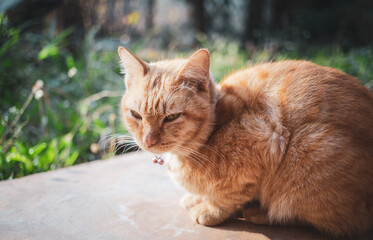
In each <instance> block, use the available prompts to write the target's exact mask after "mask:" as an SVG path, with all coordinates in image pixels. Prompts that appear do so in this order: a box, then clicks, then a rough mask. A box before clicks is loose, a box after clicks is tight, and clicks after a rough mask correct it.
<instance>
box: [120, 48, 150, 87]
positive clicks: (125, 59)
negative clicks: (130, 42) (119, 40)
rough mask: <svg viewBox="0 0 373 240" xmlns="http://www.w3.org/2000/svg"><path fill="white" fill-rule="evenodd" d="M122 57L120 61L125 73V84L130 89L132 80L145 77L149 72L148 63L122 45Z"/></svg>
mask: <svg viewBox="0 0 373 240" xmlns="http://www.w3.org/2000/svg"><path fill="white" fill-rule="evenodd" d="M118 53H119V57H120V63H121V66H122V68H123V71H122V72H123V73H124V74H125V84H126V88H127V89H128V88H129V86H130V85H131V84H132V81H136V79H137V78H141V77H144V76H145V75H146V74H147V72H148V69H149V68H148V65H147V64H146V63H145V62H143V61H142V60H141V59H139V58H138V57H136V55H135V54H133V53H131V52H130V51H129V50H128V49H127V48H125V47H122V46H120V47H119V48H118Z"/></svg>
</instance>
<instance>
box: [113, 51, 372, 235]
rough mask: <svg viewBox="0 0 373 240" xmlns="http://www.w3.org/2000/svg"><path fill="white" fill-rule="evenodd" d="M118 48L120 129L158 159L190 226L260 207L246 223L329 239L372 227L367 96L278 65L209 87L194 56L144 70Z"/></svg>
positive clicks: (333, 77)
mask: <svg viewBox="0 0 373 240" xmlns="http://www.w3.org/2000/svg"><path fill="white" fill-rule="evenodd" d="M118 51H119V55H120V59H121V62H122V66H123V67H124V69H125V85H126V89H127V90H126V93H125V94H124V96H123V98H122V102H121V111H122V114H123V119H124V122H125V125H126V126H127V129H128V130H129V131H130V132H131V133H132V134H133V135H134V137H135V140H136V143H137V144H138V145H139V146H140V147H141V148H142V149H144V150H147V151H150V152H152V153H155V154H163V153H167V158H166V162H167V165H168V168H169V173H170V175H171V176H172V178H173V179H174V180H175V181H176V182H177V183H178V184H180V185H181V186H182V187H184V188H185V189H186V190H187V191H188V192H189V194H187V195H186V196H185V197H184V198H183V199H182V200H181V204H182V206H184V207H185V208H186V209H188V210H189V214H190V216H191V217H192V219H193V220H194V221H195V222H197V223H199V224H202V225H216V224H220V223H222V222H224V221H225V220H226V219H228V218H229V217H230V216H231V215H232V214H233V213H235V212H236V211H237V210H240V209H242V208H243V206H244V205H245V204H246V203H248V202H250V201H259V202H260V209H261V212H258V211H255V210H254V211H247V212H246V213H248V215H247V214H246V215H247V216H246V218H247V219H249V220H251V221H252V222H254V223H262V224H263V223H268V224H270V223H291V222H293V221H300V222H304V223H308V224H311V225H313V226H314V227H316V228H317V229H319V230H321V231H323V232H327V233H330V234H332V235H334V236H342V235H351V234H359V233H362V232H364V231H366V230H368V229H369V228H370V227H372V225H373V94H372V93H371V92H370V91H369V90H368V89H366V88H365V87H363V86H362V85H361V84H360V83H359V81H358V80H357V79H356V78H354V77H352V76H349V75H347V74H345V73H343V72H340V71H338V70H336V69H332V68H327V67H321V66H318V65H316V64H313V63H310V62H307V61H280V62H274V63H264V64H260V65H257V66H255V67H251V68H247V69H244V70H241V71H238V72H236V73H233V74H231V75H230V76H228V77H226V78H225V79H224V80H223V81H222V82H221V83H220V86H219V85H218V86H216V85H215V83H214V80H213V78H212V76H211V74H210V72H209V65H210V60H209V52H208V51H207V50H205V49H201V50H199V51H197V52H195V53H194V54H193V55H192V56H191V57H190V58H189V59H177V60H169V61H159V62H155V63H145V62H143V61H141V60H140V59H139V58H137V57H136V56H135V55H134V54H132V53H131V52H130V51H128V50H127V49H126V48H124V47H119V50H118ZM250 213H251V214H252V213H255V214H254V215H252V216H250Z"/></svg>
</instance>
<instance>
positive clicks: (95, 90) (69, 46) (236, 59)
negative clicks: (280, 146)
mask: <svg viewBox="0 0 373 240" xmlns="http://www.w3.org/2000/svg"><path fill="white" fill-rule="evenodd" d="M97 30H98V29H95V28H94V29H92V30H91V31H90V32H88V33H87V34H86V36H85V37H84V39H80V40H78V41H75V40H74V38H73V37H72V35H73V31H74V28H68V29H66V30H64V31H62V32H60V33H58V32H57V31H56V24H55V22H51V24H50V25H49V27H48V31H44V32H42V33H41V32H36V33H35V32H31V31H24V30H23V27H13V26H11V25H10V23H9V22H8V20H7V18H6V16H4V15H0V36H1V38H0V79H1V81H0V91H1V92H0V95H1V96H2V97H1V98H0V180H4V179H11V178H15V177H21V176H25V175H29V174H32V173H37V172H44V171H48V170H51V169H56V168H60V167H67V166H71V165H73V164H77V163H82V162H86V161H91V160H95V159H99V158H102V157H105V156H106V154H105V152H103V151H102V146H100V144H98V143H99V141H100V139H105V138H106V137H107V136H108V135H110V134H115V133H121V132H122V133H123V132H125V130H124V128H123V126H122V124H121V122H120V117H117V112H118V104H119V102H120V96H121V94H122V89H124V84H123V79H122V77H121V76H120V75H119V65H118V57H117V53H116V48H117V46H118V45H119V44H118V43H117V42H113V41H110V40H107V39H106V40H99V39H97V38H96V33H97ZM198 40H199V41H200V46H201V47H205V48H208V49H209V50H210V51H211V72H212V74H213V75H214V77H215V79H216V80H217V81H220V80H221V79H222V78H224V76H225V75H227V74H229V73H231V72H233V71H236V70H239V69H241V68H244V67H246V66H249V65H253V64H256V63H261V62H266V61H274V60H281V59H307V60H310V61H313V62H316V63H318V64H321V65H325V66H329V67H335V68H338V69H340V70H342V71H344V72H347V73H349V74H351V75H354V76H356V77H357V78H359V79H360V80H361V81H362V83H363V84H366V85H367V86H371V85H373V68H371V63H372V62H373V50H372V48H360V49H352V50H349V51H342V50H340V49H339V48H337V47H325V46H324V47H317V46H311V47H309V48H308V49H301V48H298V47H296V46H295V47H284V48H280V47H279V46H268V47H266V48H264V49H257V48H255V47H247V49H243V48H242V47H241V45H240V44H239V43H237V42H234V41H228V40H225V39H217V40H215V41H211V40H208V38H207V37H206V36H204V35H200V36H198ZM108 42H109V43H108ZM150 42H151V41H150V40H149V39H144V40H143V41H142V42H137V43H133V45H132V48H131V49H132V50H134V51H135V52H136V50H138V55H139V57H141V58H144V59H145V60H149V61H152V60H156V59H158V58H160V56H162V55H166V54H165V52H167V55H168V57H169V58H173V57H174V56H175V55H178V56H180V55H181V56H189V54H190V53H191V51H188V52H180V51H177V50H176V51H175V52H171V53H170V52H169V51H165V50H163V51H162V50H161V51H157V50H156V49H154V48H152V49H148V50H149V51H148V55H146V54H144V52H146V51H145V50H146V49H147V47H148V45H150ZM287 45H289V44H287ZM290 45H291V44H290ZM285 46H286V44H285ZM38 80H39V81H38ZM104 143H105V142H104ZM110 144H113V143H112V142H110V141H109V142H108V144H106V145H110ZM114 147H115V145H114ZM97 148H98V149H97ZM109 155H110V154H109Z"/></svg>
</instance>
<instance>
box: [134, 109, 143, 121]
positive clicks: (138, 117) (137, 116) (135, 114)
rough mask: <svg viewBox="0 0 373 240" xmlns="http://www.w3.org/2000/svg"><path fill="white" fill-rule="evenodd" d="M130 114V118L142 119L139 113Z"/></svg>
mask: <svg viewBox="0 0 373 240" xmlns="http://www.w3.org/2000/svg"><path fill="white" fill-rule="evenodd" d="M131 114H132V116H134V117H135V118H137V119H142V117H141V115H140V114H139V113H137V112H135V111H133V110H131Z"/></svg>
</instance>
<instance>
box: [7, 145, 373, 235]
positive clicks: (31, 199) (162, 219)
mask: <svg viewBox="0 0 373 240" xmlns="http://www.w3.org/2000/svg"><path fill="white" fill-rule="evenodd" d="M182 195H183V190H181V189H179V188H177V187H176V186H175V185H174V183H173V182H172V181H171V179H170V178H169V177H168V175H167V167H166V166H165V165H163V166H161V165H158V164H153V163H152V161H151V155H149V154H148V153H141V152H140V153H134V154H127V155H125V156H122V157H117V158H113V159H110V160H103V161H95V162H91V163H86V164H81V165H78V166H74V167H70V168H66V169H60V170H56V171H51V172H47V173H41V174H35V175H32V176H28V177H24V178H21V179H16V180H11V181H3V182H0V239H38V240H39V239H136V240H137V239H188V240H189V239H214V240H215V239H252V240H256V239H258V240H259V239H304V240H305V239H307V240H311V239H328V238H327V237H325V236H322V235H321V234H319V233H316V232H315V231H313V230H312V229H309V228H286V227H276V226H274V227H269V226H256V225H253V224H250V223H247V222H244V221H240V220H230V221H228V222H226V223H225V224H223V225H222V226H219V227H204V226H200V225H197V224H194V223H193V222H192V221H191V219H190V218H189V216H188V213H187V212H186V210H184V209H182V208H181V207H180V206H179V199H180V198H181V196H182ZM367 239H369V238H367ZM372 239H373V238H372Z"/></svg>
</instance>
